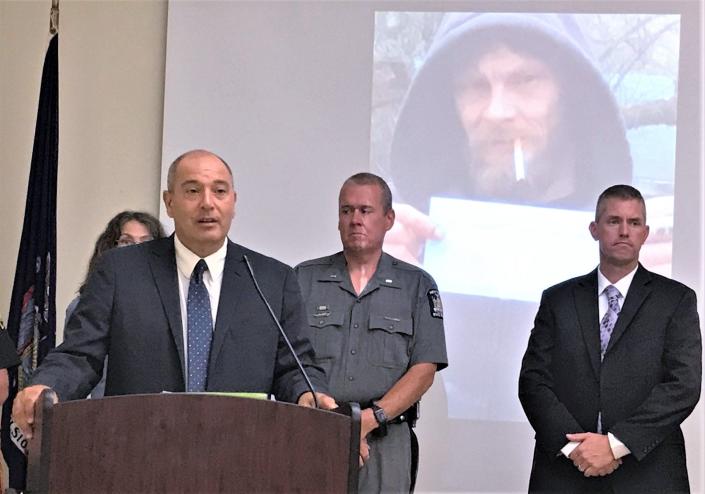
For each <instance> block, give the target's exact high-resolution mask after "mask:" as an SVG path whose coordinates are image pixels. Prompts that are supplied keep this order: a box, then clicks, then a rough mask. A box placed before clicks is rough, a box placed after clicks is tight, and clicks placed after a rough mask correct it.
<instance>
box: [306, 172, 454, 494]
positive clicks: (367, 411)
mask: <svg viewBox="0 0 705 494" xmlns="http://www.w3.org/2000/svg"><path fill="white" fill-rule="evenodd" d="M393 224H394V210H393V209H392V194H391V192H390V190H389V187H388V186H387V184H386V183H385V181H384V180H382V179H381V178H380V177H378V176H376V175H373V174H371V173H358V174H356V175H353V176H352V177H350V178H349V179H347V180H346V181H345V183H344V184H343V187H342V188H341V190H340V196H339V209H338V230H339V231H340V238H341V240H342V243H343V252H339V253H337V254H334V255H332V256H328V257H323V258H320V259H314V260H311V261H307V262H304V263H301V264H300V265H299V266H297V268H296V271H297V274H298V277H299V283H300V285H301V289H302V292H303V295H304V301H305V304H306V312H307V315H308V321H309V327H310V331H311V335H310V338H311V341H312V343H313V346H314V349H315V351H316V363H317V364H319V365H320V366H322V367H323V368H324V369H325V371H326V375H327V376H328V384H329V389H330V392H331V394H332V395H333V397H334V398H335V400H336V401H337V402H339V403H340V402H346V401H356V402H359V403H360V404H361V407H362V427H361V436H362V437H361V439H363V441H362V446H361V458H362V460H363V461H364V466H362V467H361V469H360V479H359V490H360V492H387V491H389V492H409V491H410V490H411V489H413V482H414V478H415V468H414V467H412V465H414V466H415V461H412V443H414V444H415V437H414V435H413V431H412V430H411V427H410V425H412V423H413V421H414V420H415V417H416V415H415V409H416V406H415V404H416V403H417V402H418V401H419V399H420V398H421V396H422V395H423V394H424V393H425V392H426V390H428V388H429V387H430V386H431V384H432V383H433V377H434V374H435V372H436V371H437V370H441V369H443V368H445V367H446V366H447V362H448V360H447V356H446V347H445V335H444V330H443V307H442V305H441V299H440V296H439V294H438V288H437V287H436V283H435V282H434V281H433V279H432V278H431V276H429V275H428V274H427V273H426V272H424V271H423V270H421V269H419V268H417V267H415V266H412V265H410V264H407V263H405V262H402V261H399V260H397V259H395V258H393V257H391V256H390V255H388V254H385V253H383V252H382V244H383V242H384V236H385V234H386V233H387V231H389V229H390V228H391V227H392V225H393ZM412 470H414V471H413V472H412Z"/></svg>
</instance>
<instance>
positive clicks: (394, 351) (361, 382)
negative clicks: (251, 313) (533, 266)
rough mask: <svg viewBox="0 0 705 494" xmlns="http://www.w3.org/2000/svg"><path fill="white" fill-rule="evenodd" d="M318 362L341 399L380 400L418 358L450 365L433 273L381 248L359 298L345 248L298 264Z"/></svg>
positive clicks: (336, 394)
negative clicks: (352, 279) (371, 273)
mask: <svg viewBox="0 0 705 494" xmlns="http://www.w3.org/2000/svg"><path fill="white" fill-rule="evenodd" d="M296 272H297V275H298V277H299V284H300V285H301V290H302V292H303V297H304V302H305V309H306V314H307V316H308V322H309V330H310V333H309V337H310V339H311V342H312V344H313V347H314V350H315V352H316V363H318V364H319V365H321V366H322V367H323V368H324V370H325V372H326V376H327V377H328V383H329V388H330V390H331V392H332V394H333V396H334V398H335V399H336V400H337V401H338V402H344V401H357V402H361V403H368V402H369V401H370V400H373V399H378V398H381V397H382V396H383V395H384V394H385V393H386V392H387V391H388V390H389V389H390V388H391V387H392V386H393V385H394V384H395V383H396V382H397V381H398V380H399V378H401V377H402V376H403V375H404V373H406V371H407V369H408V368H409V367H411V366H412V365H414V364H418V363H424V362H425V363H435V364H437V366H438V370H441V369H443V368H445V367H446V366H447V365H448V357H447V355H446V346H445V333H444V330H443V309H442V306H441V302H440V297H439V295H438V289H437V287H436V283H435V282H434V281H433V278H431V276H429V275H428V274H427V273H426V272H424V271H423V270H421V269H419V268H417V267H415V266H412V265H410V264H407V263H405V262H402V261H399V260H397V259H395V258H393V257H391V256H390V255H388V254H385V253H382V256H381V258H380V261H379V264H378V266H377V270H376V271H375V274H374V276H373V277H372V278H371V279H370V280H369V282H368V283H367V286H365V288H364V290H363V291H362V293H361V294H360V296H359V297H358V296H357V295H356V294H355V290H354V288H353V285H352V282H351V280H350V276H349V274H348V270H347V266H346V261H345V257H344V256H343V253H342V252H339V253H338V254H335V255H333V256H329V257H323V258H320V259H314V260H311V261H307V262H304V263H301V264H299V265H298V266H297V267H296Z"/></svg>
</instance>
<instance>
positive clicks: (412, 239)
mask: <svg viewBox="0 0 705 494" xmlns="http://www.w3.org/2000/svg"><path fill="white" fill-rule="evenodd" d="M394 212H395V213H396V219H395V221H394V226H393V227H392V229H391V230H389V232H388V233H387V236H386V237H385V239H384V251H385V252H387V253H388V254H391V255H392V256H394V257H396V258H397V259H401V260H402V261H406V262H408V263H411V264H415V265H419V264H420V261H421V257H422V254H423V248H424V245H425V244H426V241H427V240H440V239H442V238H443V232H442V231H441V230H440V229H439V228H438V227H437V226H436V224H435V223H434V222H433V221H432V220H431V218H429V217H428V216H427V215H425V214H424V213H422V212H421V211H419V210H418V209H416V208H414V207H413V206H410V205H408V204H395V205H394Z"/></svg>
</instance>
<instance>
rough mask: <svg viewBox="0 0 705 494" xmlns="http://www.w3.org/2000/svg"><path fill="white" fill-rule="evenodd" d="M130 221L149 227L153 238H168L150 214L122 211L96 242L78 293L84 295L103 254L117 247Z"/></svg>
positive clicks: (113, 218) (157, 221)
mask: <svg viewBox="0 0 705 494" xmlns="http://www.w3.org/2000/svg"><path fill="white" fill-rule="evenodd" d="M128 221H137V222H139V223H142V224H143V225H144V226H146V227H147V230H149V233H150V234H151V235H152V238H163V237H165V236H166V235H165V234H164V229H163V228H162V224H161V223H160V222H159V220H158V219H157V218H155V217H154V216H152V215H151V214H149V213H144V212H142V211H122V212H120V213H118V214H116V215H115V216H113V217H112V219H111V220H110V221H108V224H107V226H106V227H105V230H103V233H101V234H100V235H99V236H98V239H97V240H96V241H95V247H94V248H93V255H92V256H91V260H90V261H89V262H88V272H87V273H86V278H85V279H84V280H83V283H81V286H80V287H79V288H78V293H83V290H84V288H85V287H86V281H88V277H89V276H90V275H91V273H92V272H93V270H94V269H95V266H96V264H97V263H98V260H99V259H100V257H101V256H102V255H103V253H104V252H106V251H108V250H110V249H112V248H114V247H116V246H117V242H118V240H119V239H120V235H121V234H122V227H123V226H125V223H127V222H128Z"/></svg>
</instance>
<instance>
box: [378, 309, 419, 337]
mask: <svg viewBox="0 0 705 494" xmlns="http://www.w3.org/2000/svg"><path fill="white" fill-rule="evenodd" d="M370 329H381V330H383V331H386V332H387V333H402V334H406V335H409V336H411V335H412V334H413V333H414V331H413V325H412V324H411V319H405V318H400V317H392V316H381V315H375V314H370Z"/></svg>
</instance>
